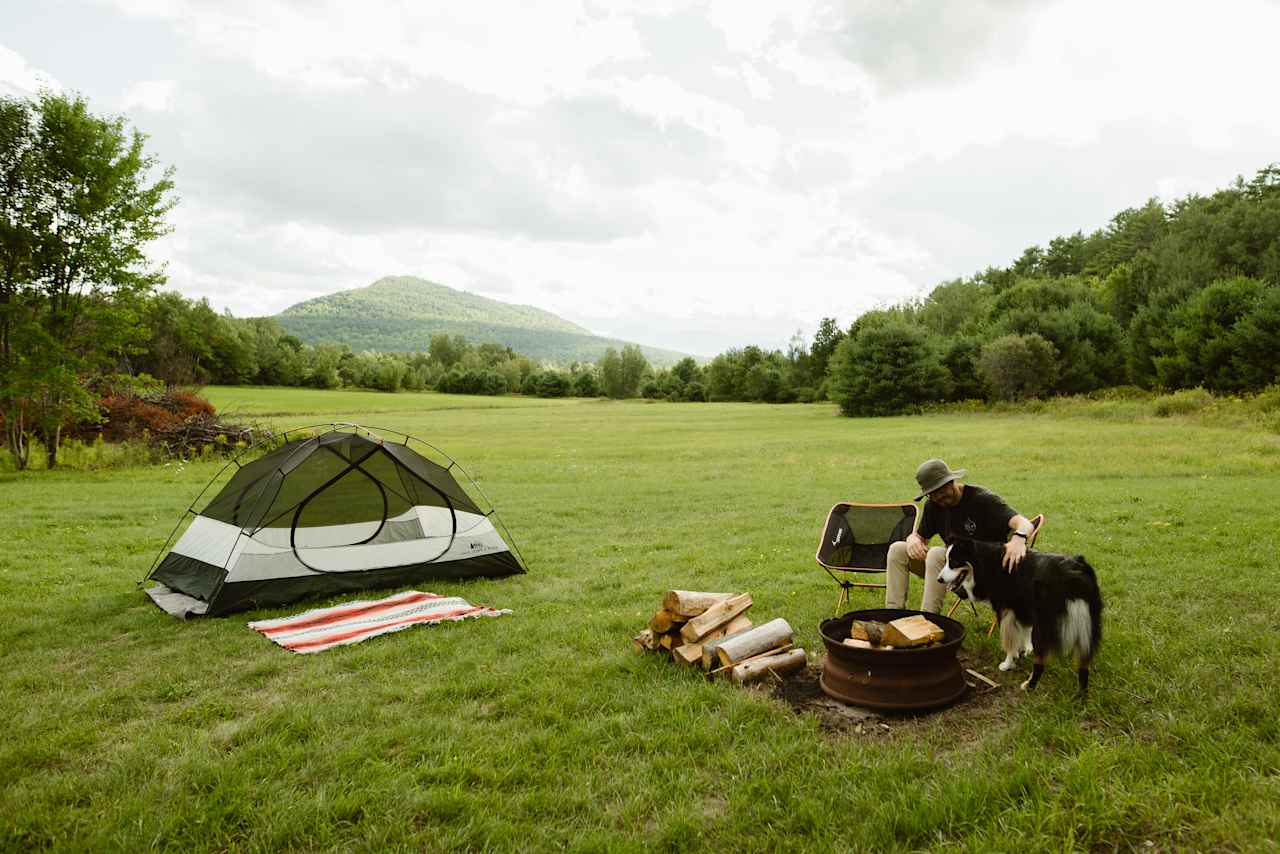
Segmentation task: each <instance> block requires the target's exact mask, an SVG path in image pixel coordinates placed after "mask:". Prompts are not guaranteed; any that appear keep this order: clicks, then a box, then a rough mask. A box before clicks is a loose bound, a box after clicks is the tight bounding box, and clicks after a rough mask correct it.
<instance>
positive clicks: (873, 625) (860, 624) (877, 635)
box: [849, 620, 885, 646]
mask: <svg viewBox="0 0 1280 854" xmlns="http://www.w3.org/2000/svg"><path fill="white" fill-rule="evenodd" d="M884 626H885V624H884V623H881V622H880V621H878V620H854V621H853V623H852V624H851V625H850V626H849V637H851V638H857V639H858V640H864V641H869V642H871V643H873V644H875V645H876V646H879V645H880V644H882V643H884Z"/></svg>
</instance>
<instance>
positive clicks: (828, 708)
mask: <svg viewBox="0 0 1280 854" xmlns="http://www.w3.org/2000/svg"><path fill="white" fill-rule="evenodd" d="M982 657H983V658H984V659H989V658H990V656H989V655H984V656H982ZM957 658H958V659H959V661H960V666H961V667H962V668H964V669H965V671H966V672H965V674H964V678H965V681H966V682H967V683H969V686H970V687H969V689H968V690H967V691H965V692H964V694H962V695H961V696H960V699H958V700H956V701H955V702H954V703H952V704H951V705H950V706H946V707H944V708H940V709H931V710H928V711H920V712H884V711H878V710H875V709H867V708H863V707H861V706H852V705H849V704H847V703H842V702H840V701H839V700H836V699H834V698H832V697H828V696H827V695H826V694H824V693H823V691H822V688H821V687H820V686H819V685H818V679H819V677H820V676H821V675H822V663H821V662H820V661H819V662H818V663H815V664H810V665H809V666H808V667H807V668H805V669H804V670H802V671H800V672H799V673H795V674H792V675H791V676H789V677H788V678H787V679H785V680H783V681H781V682H774V683H773V687H772V688H771V689H770V693H771V695H772V696H773V697H775V698H777V699H779V700H781V701H783V702H785V703H787V704H788V705H789V706H790V707H791V708H792V710H793V711H795V712H796V713H797V714H811V715H815V716H816V717H817V718H818V722H819V725H820V726H821V727H822V730H823V731H824V732H825V733H827V734H828V735H830V736H832V737H837V738H839V737H862V738H886V737H892V736H894V735H896V734H907V733H911V732H913V731H917V730H920V729H922V728H927V729H930V730H934V729H937V727H938V724H939V723H943V722H945V723H946V731H947V733H948V738H949V739H950V740H957V739H959V740H965V736H966V734H967V733H972V734H973V735H974V736H975V737H976V735H977V734H978V733H979V732H986V733H989V732H991V730H992V729H993V728H998V727H999V726H1000V725H1001V724H1002V723H1003V720H1004V718H1005V711H1006V709H1007V708H1008V707H1009V706H1010V705H1012V704H1013V703H1014V702H1016V701H1017V698H1018V696H1019V695H1020V693H1021V692H1020V691H1019V690H1018V684H1019V683H1021V682H1022V680H1023V679H1025V678H1026V673H1023V672H1020V671H1019V670H1014V671H1012V672H1010V673H1001V672H1000V671H999V670H997V669H996V668H995V666H994V665H988V666H979V665H978V664H976V663H975V662H974V660H973V657H972V656H970V655H968V654H966V653H965V652H963V651H962V652H960V653H959V654H958V656H957ZM970 668H972V669H974V670H976V671H978V672H979V673H981V674H982V675H983V676H986V677H987V678H988V679H990V680H991V681H993V682H996V683H998V684H999V685H1000V687H999V688H992V687H991V686H990V685H987V684H986V683H985V682H983V681H982V680H980V679H977V678H975V677H974V676H973V675H972V674H971V673H968V672H967V671H968V669H970Z"/></svg>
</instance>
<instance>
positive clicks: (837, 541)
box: [831, 528, 844, 546]
mask: <svg viewBox="0 0 1280 854" xmlns="http://www.w3.org/2000/svg"><path fill="white" fill-rule="evenodd" d="M843 536H844V528H841V529H839V530H838V531H836V538H835V539H834V540H832V541H831V545H833V546H838V545H840V538H841V537H843Z"/></svg>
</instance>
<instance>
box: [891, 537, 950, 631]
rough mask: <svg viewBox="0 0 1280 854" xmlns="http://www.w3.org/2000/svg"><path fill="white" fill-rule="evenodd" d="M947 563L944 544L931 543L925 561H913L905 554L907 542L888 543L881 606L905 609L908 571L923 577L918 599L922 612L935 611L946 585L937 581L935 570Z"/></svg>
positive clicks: (939, 605) (940, 568) (945, 592)
mask: <svg viewBox="0 0 1280 854" xmlns="http://www.w3.org/2000/svg"><path fill="white" fill-rule="evenodd" d="M946 565H947V549H946V546H934V547H933V548H931V549H929V554H928V556H927V557H926V558H925V559H924V560H912V559H911V558H909V557H907V544H906V543H905V542H897V543H894V544H892V545H891V546H889V559H888V561H887V563H886V568H887V570H888V572H887V573H886V578H885V591H884V606H885V607H886V608H905V607H906V601H907V587H908V586H909V585H910V582H911V579H910V578H909V577H908V576H907V573H908V572H910V573H911V574H912V575H915V576H916V577H918V578H923V579H924V596H923V597H922V598H921V601H920V610H921V611H930V612H932V613H935V614H936V613H938V612H940V611H941V610H942V600H943V598H944V597H946V595H947V588H946V587H945V586H943V585H942V584H939V583H938V573H940V572H942V568H943V567H944V566H946Z"/></svg>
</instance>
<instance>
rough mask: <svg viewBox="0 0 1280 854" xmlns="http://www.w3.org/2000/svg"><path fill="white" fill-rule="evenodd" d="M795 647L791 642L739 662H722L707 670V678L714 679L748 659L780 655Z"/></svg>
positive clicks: (753, 659)
mask: <svg viewBox="0 0 1280 854" xmlns="http://www.w3.org/2000/svg"><path fill="white" fill-rule="evenodd" d="M795 647H796V645H795V644H793V643H789V644H787V645H786V646H780V647H777V648H776V649H771V650H769V651H768V652H762V653H760V654H759V655H753V656H751V657H750V658H744V659H742V661H739V662H738V663H737V664H722V665H720V666H719V667H717V668H716V669H715V670H709V671H707V678H708V679H714V678H715V677H716V676H717V675H719V674H721V673H724V672H725V671H727V670H732V669H733V668H735V667H737V666H738V665H740V664H746V663H747V662H748V661H755V660H756V659H758V658H768V657H769V656H771V655H778V654H780V653H784V652H789V651H791V650H792V649H795Z"/></svg>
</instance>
